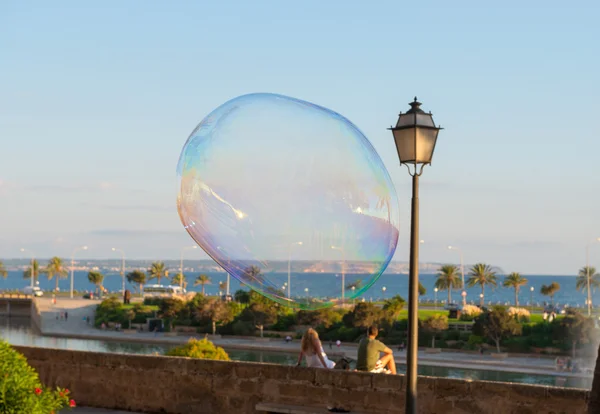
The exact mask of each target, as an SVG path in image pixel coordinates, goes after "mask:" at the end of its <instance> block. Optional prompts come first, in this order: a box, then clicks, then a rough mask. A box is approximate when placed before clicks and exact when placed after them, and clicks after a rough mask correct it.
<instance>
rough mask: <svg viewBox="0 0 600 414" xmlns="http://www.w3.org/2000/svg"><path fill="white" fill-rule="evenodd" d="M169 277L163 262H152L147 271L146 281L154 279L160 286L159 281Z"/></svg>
mask: <svg viewBox="0 0 600 414" xmlns="http://www.w3.org/2000/svg"><path fill="white" fill-rule="evenodd" d="M168 276H169V270H168V269H167V267H166V266H165V262H154V263H152V265H151V266H150V269H148V279H149V280H152V279H156V280H157V283H158V284H159V285H160V279H161V278H163V277H168Z"/></svg>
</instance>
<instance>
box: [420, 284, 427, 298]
mask: <svg viewBox="0 0 600 414" xmlns="http://www.w3.org/2000/svg"><path fill="white" fill-rule="evenodd" d="M426 294H427V289H426V288H425V286H423V284H422V283H421V282H419V296H425V295H426Z"/></svg>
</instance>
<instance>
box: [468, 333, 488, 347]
mask: <svg viewBox="0 0 600 414" xmlns="http://www.w3.org/2000/svg"><path fill="white" fill-rule="evenodd" d="M468 342H469V345H471V346H477V345H481V344H482V343H484V339H483V337H482V336H479V335H473V334H470V335H469V340H468Z"/></svg>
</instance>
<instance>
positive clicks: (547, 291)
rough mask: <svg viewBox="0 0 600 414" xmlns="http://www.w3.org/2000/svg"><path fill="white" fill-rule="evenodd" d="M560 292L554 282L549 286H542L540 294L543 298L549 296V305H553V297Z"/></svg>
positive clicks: (558, 286)
mask: <svg viewBox="0 0 600 414" xmlns="http://www.w3.org/2000/svg"><path fill="white" fill-rule="evenodd" d="M559 290H560V285H559V284H558V283H556V282H552V283H550V284H549V285H542V287H541V288H540V293H541V294H542V295H544V296H550V303H552V305H554V295H556V292H558V291H559Z"/></svg>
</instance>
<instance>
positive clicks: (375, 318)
mask: <svg viewBox="0 0 600 414" xmlns="http://www.w3.org/2000/svg"><path fill="white" fill-rule="evenodd" d="M382 317H383V309H382V308H380V307H379V306H377V305H375V304H374V303H370V302H359V303H357V304H356V306H354V308H353V309H352V311H350V312H348V313H346V314H345V315H344V317H343V318H342V321H343V322H344V325H346V326H347V327H348V328H362V329H366V328H368V327H369V326H371V325H376V324H379V322H380V321H381V319H382Z"/></svg>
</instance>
